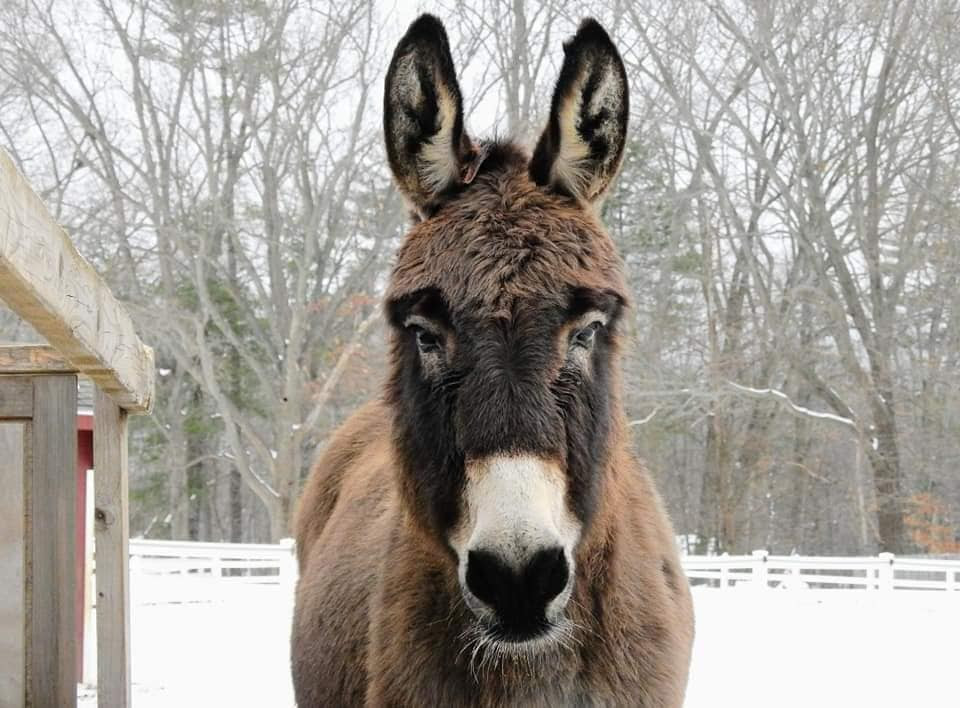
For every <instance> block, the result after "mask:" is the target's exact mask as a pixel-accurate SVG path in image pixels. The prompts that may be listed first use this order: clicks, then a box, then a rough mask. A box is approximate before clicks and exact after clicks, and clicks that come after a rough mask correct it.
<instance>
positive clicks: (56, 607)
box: [27, 375, 77, 708]
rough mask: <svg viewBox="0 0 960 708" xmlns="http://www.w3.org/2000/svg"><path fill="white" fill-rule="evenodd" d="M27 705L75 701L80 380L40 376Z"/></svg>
mask: <svg viewBox="0 0 960 708" xmlns="http://www.w3.org/2000/svg"><path fill="white" fill-rule="evenodd" d="M33 386H34V408H33V423H32V424H31V426H30V438H31V443H30V448H31V455H30V457H31V459H30V461H29V463H28V467H29V481H28V485H29V486H28V491H27V498H28V500H29V501H28V502H27V505H28V510H29V513H28V516H27V529H28V531H27V533H28V536H27V538H28V541H27V544H28V554H29V556H28V559H27V568H28V571H27V573H28V583H27V607H28V608H29V614H30V617H29V620H28V622H29V624H28V627H27V657H28V659H27V662H28V663H27V675H28V678H27V687H28V688H27V690H28V694H27V705H33V706H58V707H59V706H66V708H70V707H71V706H76V704H77V656H76V652H77V635H76V624H75V615H76V593H77V567H76V562H75V555H74V554H75V553H76V530H77V529H76V520H75V517H76V496H77V481H76V465H77V428H76V425H77V377H76V376H73V375H66V376H60V375H49V376H35V377H33Z"/></svg>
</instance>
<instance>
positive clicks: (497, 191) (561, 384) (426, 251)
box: [387, 144, 625, 533]
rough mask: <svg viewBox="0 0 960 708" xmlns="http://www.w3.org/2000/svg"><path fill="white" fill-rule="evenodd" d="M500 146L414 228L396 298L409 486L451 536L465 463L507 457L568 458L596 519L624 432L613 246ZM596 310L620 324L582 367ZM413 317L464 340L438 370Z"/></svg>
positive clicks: (423, 513)
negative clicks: (617, 433)
mask: <svg viewBox="0 0 960 708" xmlns="http://www.w3.org/2000/svg"><path fill="white" fill-rule="evenodd" d="M489 150H490V152H489V156H488V158H487V160H486V161H485V163H484V166H483V168H482V171H481V172H480V174H479V175H478V177H477V179H476V180H475V181H474V183H473V184H471V185H469V186H466V187H463V188H461V189H460V190H459V192H458V193H456V194H454V195H450V196H449V197H448V198H447V201H446V203H445V204H444V205H443V206H442V207H441V208H440V209H439V210H438V211H437V213H436V214H435V215H434V216H433V217H431V218H430V219H428V220H427V221H425V222H422V223H420V224H418V225H417V226H415V227H414V229H413V230H412V231H411V233H410V235H409V236H408V238H407V241H406V243H405V244H404V246H403V248H402V249H401V251H400V253H399V255H398V258H397V264H396V267H395V268H394V277H393V279H392V286H391V289H390V293H389V296H388V300H387V314H388V320H389V322H390V323H391V325H392V327H393V329H394V333H393V345H392V346H393V349H392V353H393V356H392V360H393V362H394V364H393V373H392V376H391V380H390V384H389V387H388V391H389V400H390V402H391V404H392V406H393V410H394V424H395V435H396V442H397V448H398V451H399V453H400V456H401V458H402V461H403V470H404V478H403V488H404V492H405V494H406V495H407V499H408V502H409V503H410V508H411V509H412V510H413V512H414V514H415V515H417V516H418V517H419V518H420V520H421V522H423V523H424V524H425V525H426V526H427V527H429V528H431V529H432V530H434V531H436V532H439V533H444V532H446V531H448V530H449V529H450V528H451V527H452V526H453V525H454V524H455V522H456V521H457V518H458V514H459V507H458V500H459V495H460V490H461V488H462V485H463V481H464V461H465V460H466V459H470V458H482V457H484V456H489V455H493V454H496V453H504V454H523V453H528V454H533V455H538V456H541V457H545V458H550V459H555V460H558V461H561V462H562V463H563V466H564V468H565V469H566V471H567V475H568V479H569V485H568V489H569V496H570V505H571V508H572V509H573V510H574V512H575V513H576V514H577V516H578V517H579V518H580V520H581V521H582V522H584V523H587V522H588V521H589V519H590V516H591V513H592V510H593V508H594V506H595V499H596V496H597V494H598V490H599V488H600V485H601V479H600V477H601V473H602V469H603V466H604V463H605V460H606V449H607V438H608V435H609V432H610V415H611V412H610V410H611V408H610V407H611V398H612V393H611V382H612V380H613V378H614V377H613V374H612V371H611V369H612V367H613V366H614V365H615V362H614V361H613V354H614V352H615V350H616V327H617V319H618V315H619V314H620V311H621V309H622V306H623V304H624V302H625V297H624V294H623V289H622V287H621V277H620V264H619V260H618V259H617V257H616V255H615V253H614V250H613V246H612V244H611V243H610V242H609V238H608V237H607V236H606V235H605V234H604V233H603V232H602V231H601V230H600V229H599V228H598V226H597V225H596V222H595V221H594V220H593V217H592V215H591V214H589V213H588V212H587V211H585V210H584V209H582V208H580V207H579V206H578V205H577V203H576V202H575V201H573V200H571V199H569V198H566V197H563V196H559V195H555V194H551V193H547V192H544V191H543V190H541V189H539V188H537V187H536V185H534V184H533V183H532V181H531V180H530V178H529V175H528V172H527V169H526V166H527V158H526V156H525V155H524V154H523V153H522V152H521V151H519V150H518V149H517V148H515V147H513V146H511V145H500V144H498V145H492V146H490V148H489ZM604 271H606V272H607V274H608V276H607V278H606V279H605V282H604V283H602V284H601V283H600V282H598V275H599V274H600V273H602V272H604ZM591 310H597V311H599V312H601V313H603V314H604V315H605V316H606V320H607V321H606V324H605V325H604V326H602V327H601V328H599V329H598V330H597V331H596V335H595V337H594V340H593V346H592V348H591V349H590V351H589V353H588V354H589V360H588V361H587V362H585V363H581V362H579V361H577V360H575V359H571V357H570V356H569V354H570V347H571V346H576V345H571V342H570V341H569V337H570V335H572V334H574V333H573V332H569V331H567V330H568V329H569V326H570V324H571V323H572V322H575V321H576V319H577V318H578V317H581V316H583V315H584V314H586V313H587V312H589V311H591ZM411 316H416V317H418V318H424V319H426V320H428V321H432V322H434V323H436V325H437V327H438V329H439V330H442V334H441V335H440V336H441V337H443V338H445V339H446V338H450V339H452V342H445V347H446V348H447V349H449V351H445V352H444V353H445V356H444V357H443V360H442V362H439V363H438V370H436V371H425V370H424V366H423V361H422V357H421V354H420V352H419V349H418V344H417V335H416V332H417V330H418V329H419V328H418V327H416V326H414V327H410V326H408V318H410V317H411ZM418 321H420V320H419V319H418Z"/></svg>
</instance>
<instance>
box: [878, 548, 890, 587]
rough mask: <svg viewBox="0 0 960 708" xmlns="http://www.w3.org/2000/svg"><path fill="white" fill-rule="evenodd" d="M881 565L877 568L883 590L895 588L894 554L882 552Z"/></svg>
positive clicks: (880, 556)
mask: <svg viewBox="0 0 960 708" xmlns="http://www.w3.org/2000/svg"><path fill="white" fill-rule="evenodd" d="M878 557H879V558H880V567H879V568H878V570H877V580H878V581H879V582H878V584H879V586H880V589H881V590H893V557H894V556H893V554H892V553H881V554H880V555H879V556H878Z"/></svg>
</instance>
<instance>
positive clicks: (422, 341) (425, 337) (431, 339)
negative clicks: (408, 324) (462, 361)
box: [416, 327, 440, 354]
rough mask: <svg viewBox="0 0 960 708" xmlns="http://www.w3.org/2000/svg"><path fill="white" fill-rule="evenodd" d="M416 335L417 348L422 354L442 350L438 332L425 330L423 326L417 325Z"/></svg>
mask: <svg viewBox="0 0 960 708" xmlns="http://www.w3.org/2000/svg"><path fill="white" fill-rule="evenodd" d="M416 335H417V348H418V349H419V350H420V353H421V354H430V353H433V352H438V351H440V337H438V336H437V335H436V334H434V333H433V332H430V331H428V330H425V329H423V328H422V327H417V328H416Z"/></svg>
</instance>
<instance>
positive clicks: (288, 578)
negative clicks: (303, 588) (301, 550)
mask: <svg viewBox="0 0 960 708" xmlns="http://www.w3.org/2000/svg"><path fill="white" fill-rule="evenodd" d="M294 543H295V542H294V540H293V539H292V538H281V539H280V547H281V548H282V549H283V550H284V551H285V553H283V554H282V555H281V556H280V587H281V588H282V589H283V591H284V593H285V594H286V595H287V597H289V598H290V600H291V601H293V593H294V590H295V589H296V586H297V553H296V548H295V545H294Z"/></svg>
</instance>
